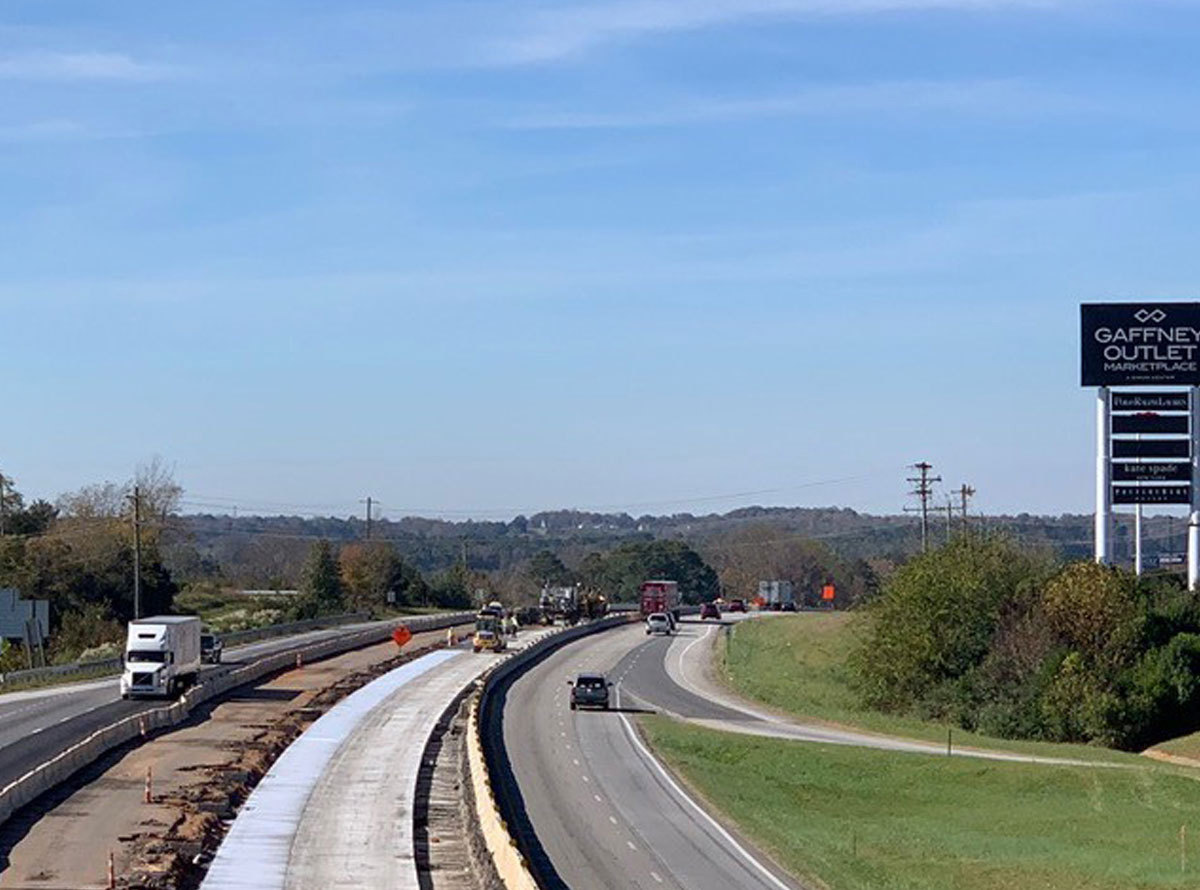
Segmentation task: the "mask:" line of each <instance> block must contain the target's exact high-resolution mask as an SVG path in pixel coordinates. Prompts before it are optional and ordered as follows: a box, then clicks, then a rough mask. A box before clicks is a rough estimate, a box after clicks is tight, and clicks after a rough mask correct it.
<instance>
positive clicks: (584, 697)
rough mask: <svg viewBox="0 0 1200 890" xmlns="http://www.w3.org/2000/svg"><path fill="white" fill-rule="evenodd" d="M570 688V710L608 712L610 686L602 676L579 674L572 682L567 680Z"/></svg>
mask: <svg viewBox="0 0 1200 890" xmlns="http://www.w3.org/2000/svg"><path fill="white" fill-rule="evenodd" d="M567 685H568V686H570V687H571V710H572V711H574V710H575V709H576V708H603V709H604V710H606V711H607V710H608V687H610V686H612V683H609V682H608V681H607V680H605V679H604V674H580V675H579V676H578V677H576V678H575V679H574V680H568V681H567Z"/></svg>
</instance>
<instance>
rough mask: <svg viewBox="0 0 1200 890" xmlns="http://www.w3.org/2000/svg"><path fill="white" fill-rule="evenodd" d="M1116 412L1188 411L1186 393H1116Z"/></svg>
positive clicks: (1113, 401) (1113, 402)
mask: <svg viewBox="0 0 1200 890" xmlns="http://www.w3.org/2000/svg"><path fill="white" fill-rule="evenodd" d="M1112 409H1113V410H1114V411H1187V410H1188V394H1187V393H1186V392H1114V393H1113V394H1112Z"/></svg>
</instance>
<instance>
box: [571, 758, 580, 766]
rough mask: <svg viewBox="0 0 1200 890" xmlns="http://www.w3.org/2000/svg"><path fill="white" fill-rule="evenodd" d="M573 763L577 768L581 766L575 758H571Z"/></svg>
mask: <svg viewBox="0 0 1200 890" xmlns="http://www.w3.org/2000/svg"><path fill="white" fill-rule="evenodd" d="M571 763H573V764H575V765H576V766H579V761H578V760H577V759H575V758H574V757H572V758H571Z"/></svg>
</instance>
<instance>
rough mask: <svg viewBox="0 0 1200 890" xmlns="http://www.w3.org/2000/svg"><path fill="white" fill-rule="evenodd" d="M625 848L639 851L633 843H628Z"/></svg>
mask: <svg viewBox="0 0 1200 890" xmlns="http://www.w3.org/2000/svg"><path fill="white" fill-rule="evenodd" d="M625 846H627V847H629V849H631V850H636V849H637V847H635V846H634V844H633V841H626V842H625Z"/></svg>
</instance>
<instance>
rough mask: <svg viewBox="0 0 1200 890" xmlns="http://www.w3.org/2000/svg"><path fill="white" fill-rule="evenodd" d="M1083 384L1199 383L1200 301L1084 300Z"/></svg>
mask: <svg viewBox="0 0 1200 890" xmlns="http://www.w3.org/2000/svg"><path fill="white" fill-rule="evenodd" d="M1079 308H1080V318H1081V321H1082V340H1081V344H1082V375H1081V376H1082V380H1083V385H1084V386H1139V385H1147V384H1150V385H1153V384H1167V385H1174V386H1196V385H1200V303H1084V304H1083V305H1082V306H1080V307H1079Z"/></svg>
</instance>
